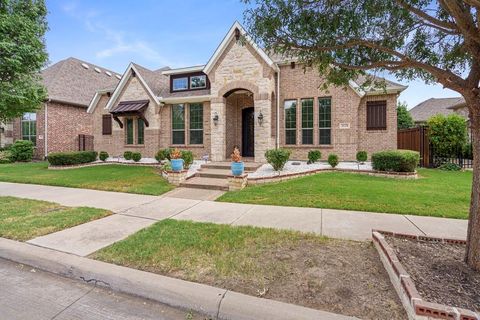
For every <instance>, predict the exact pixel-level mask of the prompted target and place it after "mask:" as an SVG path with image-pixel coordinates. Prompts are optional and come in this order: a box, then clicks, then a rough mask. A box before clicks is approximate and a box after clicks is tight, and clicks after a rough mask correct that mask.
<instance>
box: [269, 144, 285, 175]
mask: <svg viewBox="0 0 480 320" xmlns="http://www.w3.org/2000/svg"><path fill="white" fill-rule="evenodd" d="M290 154H291V151H290V150H287V149H282V148H280V149H270V150H267V151H266V152H265V158H266V159H267V162H268V163H269V164H271V165H272V167H273V170H275V171H280V170H282V169H283V167H285V163H287V161H288V159H290Z"/></svg>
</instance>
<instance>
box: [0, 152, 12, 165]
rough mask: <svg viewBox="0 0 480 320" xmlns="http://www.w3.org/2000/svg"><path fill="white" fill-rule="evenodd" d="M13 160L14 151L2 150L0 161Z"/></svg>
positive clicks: (8, 161)
mask: <svg viewBox="0 0 480 320" xmlns="http://www.w3.org/2000/svg"><path fill="white" fill-rule="evenodd" d="M11 162H13V161H12V152H11V151H10V150H3V151H0V163H11Z"/></svg>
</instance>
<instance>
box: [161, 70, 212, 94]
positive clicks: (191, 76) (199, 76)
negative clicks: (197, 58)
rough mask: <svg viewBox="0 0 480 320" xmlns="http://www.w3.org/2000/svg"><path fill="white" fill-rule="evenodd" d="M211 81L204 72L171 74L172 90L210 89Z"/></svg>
mask: <svg viewBox="0 0 480 320" xmlns="http://www.w3.org/2000/svg"><path fill="white" fill-rule="evenodd" d="M209 88H210V83H209V81H208V78H207V75H206V74H205V73H203V72H192V73H188V74H185V73H184V74H175V75H171V76H170V92H178V91H189V90H202V89H209Z"/></svg>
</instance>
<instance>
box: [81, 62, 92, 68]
mask: <svg viewBox="0 0 480 320" xmlns="http://www.w3.org/2000/svg"><path fill="white" fill-rule="evenodd" d="M82 67H84V68H85V69H88V68H90V67H89V66H88V64H86V63H82Z"/></svg>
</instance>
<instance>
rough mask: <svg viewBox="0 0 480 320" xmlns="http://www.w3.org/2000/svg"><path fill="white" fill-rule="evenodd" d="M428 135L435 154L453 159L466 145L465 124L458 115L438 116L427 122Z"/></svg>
mask: <svg viewBox="0 0 480 320" xmlns="http://www.w3.org/2000/svg"><path fill="white" fill-rule="evenodd" d="M427 124H428V135H429V137H430V142H431V143H432V146H433V150H434V151H435V154H436V155H438V156H440V157H455V156H457V155H459V154H460V153H462V152H463V149H464V147H465V145H466V143H467V124H466V123H465V119H464V118H462V117H461V116H459V115H458V114H449V115H448V116H444V115H443V114H438V115H435V116H433V117H431V118H430V119H428V121H427Z"/></svg>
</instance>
